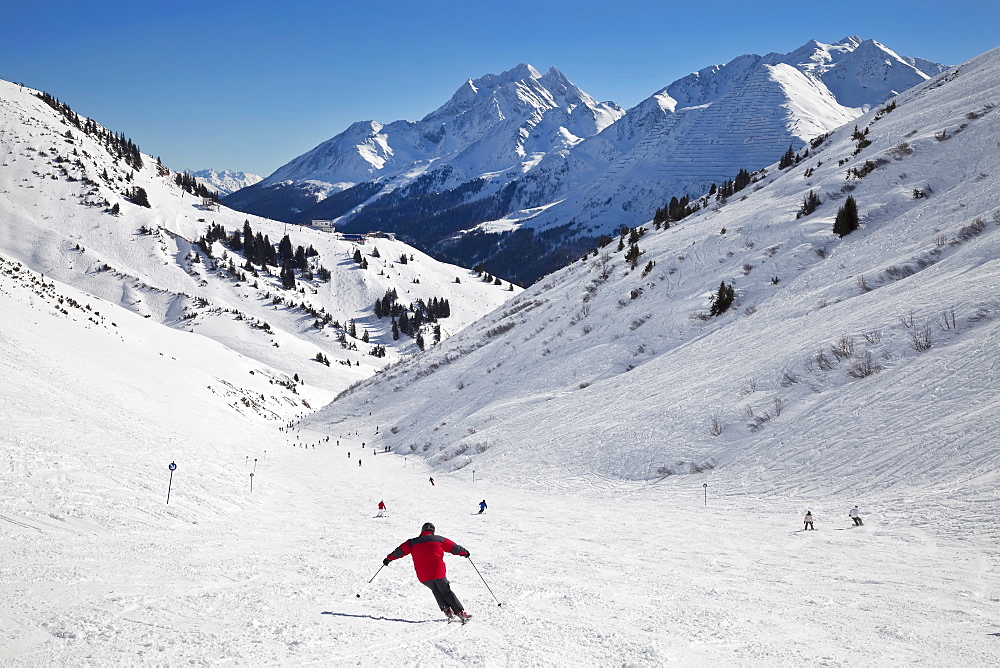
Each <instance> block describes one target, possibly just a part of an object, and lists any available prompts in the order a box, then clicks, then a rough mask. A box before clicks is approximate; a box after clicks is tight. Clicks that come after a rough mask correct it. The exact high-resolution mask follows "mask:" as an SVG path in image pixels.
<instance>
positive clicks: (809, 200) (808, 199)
mask: <svg viewBox="0 0 1000 668" xmlns="http://www.w3.org/2000/svg"><path fill="white" fill-rule="evenodd" d="M822 203H823V202H821V201H820V199H819V195H817V194H816V193H815V192H813V191H812V190H810V191H809V194H808V195H806V196H805V199H803V200H802V206H801V207H800V208H799V212H798V213H797V214H795V219H796V220H798V219H799V218H802V217H803V216H808V215H809V214H811V213H812V212H813V211H815V210H816V209H817V208H818V207H819V205H820V204H822Z"/></svg>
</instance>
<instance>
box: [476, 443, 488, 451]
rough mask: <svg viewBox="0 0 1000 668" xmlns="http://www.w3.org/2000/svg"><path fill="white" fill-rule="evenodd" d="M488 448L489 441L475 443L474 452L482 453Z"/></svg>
mask: <svg viewBox="0 0 1000 668" xmlns="http://www.w3.org/2000/svg"><path fill="white" fill-rule="evenodd" d="M489 449H490V446H489V443H476V452H477V453H479V454H483V453H484V452H486V451H487V450H489Z"/></svg>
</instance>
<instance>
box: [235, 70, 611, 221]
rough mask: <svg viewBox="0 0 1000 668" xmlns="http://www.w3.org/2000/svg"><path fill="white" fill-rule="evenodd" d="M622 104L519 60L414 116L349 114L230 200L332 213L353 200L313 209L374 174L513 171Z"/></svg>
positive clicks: (402, 176)
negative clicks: (385, 119)
mask: <svg viewBox="0 0 1000 668" xmlns="http://www.w3.org/2000/svg"><path fill="white" fill-rule="evenodd" d="M622 113H623V112H622V111H621V109H619V108H618V107H617V106H616V105H614V104H613V103H607V102H604V103H602V102H597V101H596V100H594V99H593V98H592V97H590V96H589V95H588V94H587V93H585V92H584V91H582V90H580V89H579V88H578V87H576V86H575V85H573V83H572V82H570V81H569V80H568V79H567V78H566V77H565V76H564V75H563V74H562V73H561V72H560V71H559V70H557V69H556V68H554V67H553V68H551V69H550V70H549V71H548V72H547V73H546V74H544V75H543V74H540V73H539V72H538V71H537V70H535V69H534V68H533V67H531V66H530V65H526V64H521V65H518V66H517V67H515V68H513V69H511V70H508V71H506V72H502V73H500V74H487V75H485V76H482V77H479V78H478V79H469V80H468V81H466V82H465V84H463V85H462V86H461V87H460V88H459V89H458V90H457V91H456V92H455V94H454V95H453V96H452V98H451V100H449V101H448V102H447V103H445V104H444V105H443V106H442V107H441V108H439V109H438V110H436V111H434V112H432V113H430V114H428V115H427V116H425V117H424V118H423V119H422V120H420V121H418V122H411V121H395V122H393V123H389V124H387V125H384V124H382V123H379V122H376V121H360V122H358V123H354V124H353V125H351V126H350V127H349V128H347V130H345V131H344V132H342V133H340V134H338V135H337V136H335V137H333V138H331V139H329V140H327V141H326V142H323V143H322V144H320V145H319V146H317V147H316V148H314V149H312V150H311V151H309V152H308V153H305V154H303V155H301V156H299V157H298V158H295V159H294V160H292V161H291V162H289V163H288V164H286V165H284V166H282V167H280V168H279V169H278V170H277V171H275V172H274V173H273V174H271V175H270V176H268V177H267V178H266V179H264V181H262V182H261V183H260V184H257V185H256V186H253V187H252V188H247V189H245V190H243V191H241V192H239V193H236V194H235V195H233V196H231V197H229V198H227V200H226V203H227V204H228V205H229V206H232V207H234V208H238V209H240V210H242V211H249V212H253V213H266V214H267V215H270V216H271V217H274V218H278V219H279V220H290V221H291V220H298V221H302V220H308V219H309V218H310V217H313V218H322V217H336V216H339V215H343V214H344V213H346V212H347V211H349V210H350V207H348V208H346V209H344V211H340V212H338V213H337V214H336V216H335V215H332V214H330V213H329V212H327V211H320V212H310V209H311V208H312V205H315V204H317V203H318V202H320V201H321V200H323V199H325V198H326V197H328V196H330V195H333V194H335V193H338V192H340V191H343V190H346V189H348V188H350V187H352V186H354V185H357V184H359V183H362V182H366V181H371V180H373V179H379V180H381V181H383V182H384V183H383V186H385V187H387V188H388V190H390V191H391V190H392V189H395V188H397V187H400V186H401V185H405V184H407V183H409V182H411V181H412V180H413V179H414V178H416V177H417V176H421V175H425V174H427V173H428V172H430V173H437V174H442V176H440V177H439V179H438V182H437V185H438V188H439V189H440V187H441V186H445V187H454V186H457V185H459V184H461V183H464V182H466V181H469V180H471V179H475V178H478V177H482V176H484V175H487V174H493V173H496V172H504V171H510V172H511V174H513V175H517V174H520V173H522V172H524V171H527V170H529V169H530V168H531V167H532V166H533V165H534V164H535V163H536V162H537V161H538V160H539V159H540V158H541V156H543V155H545V154H546V153H547V152H549V151H552V150H556V149H562V148H566V147H569V146H573V145H574V144H576V143H579V142H580V141H581V140H582V139H584V138H586V137H589V136H591V135H593V134H595V133H597V132H599V131H600V130H602V129H603V128H605V127H606V126H608V125H610V124H611V123H613V122H614V121H615V120H617V119H618V118H619V117H620V116H621V115H622ZM362 201H364V200H363V199H362V200H361V201H359V202H358V204H360V203H361V202H362Z"/></svg>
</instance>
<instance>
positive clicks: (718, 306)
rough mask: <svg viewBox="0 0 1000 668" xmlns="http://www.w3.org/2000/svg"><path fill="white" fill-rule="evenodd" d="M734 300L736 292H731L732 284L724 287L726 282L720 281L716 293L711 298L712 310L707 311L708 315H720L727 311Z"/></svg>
mask: <svg viewBox="0 0 1000 668" xmlns="http://www.w3.org/2000/svg"><path fill="white" fill-rule="evenodd" d="M735 298H736V291H735V290H733V285H732V283H730V284H729V285H726V282H725V281H722V282H721V283H719V289H718V291H717V292H716V293H715V295H713V297H712V308H711V309H710V310H709V315H711V316H717V315H722V314H723V313H725V312H726V311H728V310H729V307H730V306H732V305H733V300H734V299H735Z"/></svg>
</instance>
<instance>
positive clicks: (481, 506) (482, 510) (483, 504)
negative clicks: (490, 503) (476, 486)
mask: <svg viewBox="0 0 1000 668" xmlns="http://www.w3.org/2000/svg"><path fill="white" fill-rule="evenodd" d="M485 512H486V499H483V500H482V501H480V502H479V514H480V515H482V514H483V513H485Z"/></svg>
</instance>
